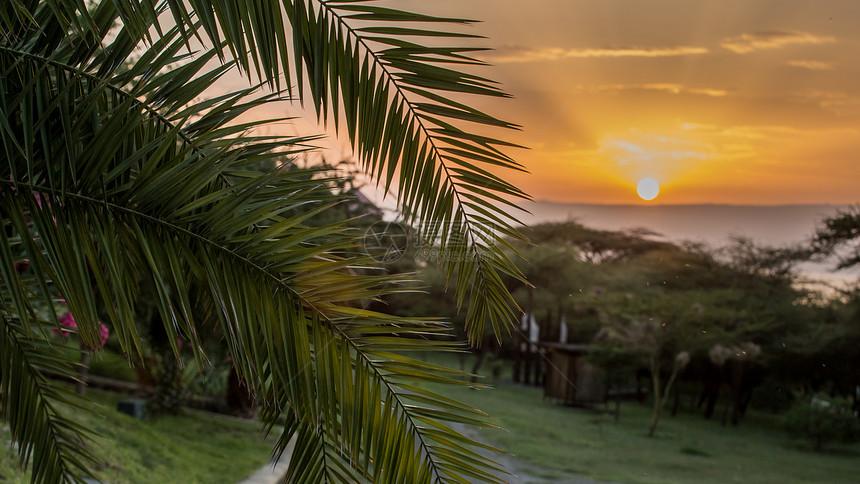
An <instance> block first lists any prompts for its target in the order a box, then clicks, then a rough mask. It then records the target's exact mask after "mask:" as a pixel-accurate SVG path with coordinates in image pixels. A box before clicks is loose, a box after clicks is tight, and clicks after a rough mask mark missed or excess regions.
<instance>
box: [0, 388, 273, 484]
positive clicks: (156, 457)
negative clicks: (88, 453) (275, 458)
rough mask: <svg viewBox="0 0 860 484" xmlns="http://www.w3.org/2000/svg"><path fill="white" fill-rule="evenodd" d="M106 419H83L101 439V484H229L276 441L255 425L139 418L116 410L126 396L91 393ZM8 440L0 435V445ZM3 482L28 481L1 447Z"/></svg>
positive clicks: (201, 418)
mask: <svg viewBox="0 0 860 484" xmlns="http://www.w3.org/2000/svg"><path fill="white" fill-rule="evenodd" d="M88 395H91V396H93V397H95V399H96V400H97V401H98V402H99V404H100V407H99V408H98V412H99V413H100V414H101V415H103V418H100V417H94V416H91V415H84V414H81V415H80V417H79V418H80V419H81V421H82V422H84V423H85V425H87V426H88V427H89V428H91V429H93V430H94V431H95V432H96V433H97V434H98V437H97V438H96V441H95V444H94V445H92V447H91V449H92V450H93V454H95V455H96V457H97V458H98V459H99V460H100V461H101V463H100V465H99V466H98V467H97V468H96V469H95V473H96V476H97V477H98V478H99V479H100V480H101V481H103V482H110V483H111V484H122V483H159V484H161V483H177V484H179V483H182V484H192V483H201V484H203V483H206V484H209V483H230V484H234V483H236V482H237V481H240V480H241V479H243V478H245V477H247V476H249V475H250V474H251V473H253V472H254V471H255V470H256V469H257V468H259V467H261V466H263V465H265V464H266V462H267V461H268V458H269V452H270V451H271V449H272V446H273V444H274V442H273V441H269V442H266V441H264V440H263V438H262V436H261V434H260V431H259V427H258V426H257V425H256V424H253V423H249V422H245V421H240V420H237V419H232V418H222V417H218V416H213V415H209V414H203V413H198V412H190V411H189V412H187V413H186V414H185V415H182V416H165V417H160V418H157V419H152V420H148V421H139V420H135V419H133V418H132V417H129V416H127V415H124V414H121V413H119V412H117V411H116V410H115V408H116V403H117V402H118V401H119V400H120V399H122V398H125V397H120V396H117V395H113V394H106V393H97V392H95V391H90V392H89V393H88ZM8 439H9V434H8V431H6V430H5V429H4V430H3V431H0V444H2V443H4V442H6V441H7V440H8ZM0 482H4V483H7V482H8V483H19V482H20V483H25V482H29V474H25V473H24V472H23V471H22V470H21V469H20V468H19V467H18V465H17V460H16V457H15V455H14V453H13V452H12V451H11V450H10V448H9V445H3V446H2V448H0Z"/></svg>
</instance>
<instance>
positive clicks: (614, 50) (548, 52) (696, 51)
mask: <svg viewBox="0 0 860 484" xmlns="http://www.w3.org/2000/svg"><path fill="white" fill-rule="evenodd" d="M707 53H708V49H707V48H705V47H690V46H677V47H635V46H634V47H606V48H585V49H564V48H561V47H540V48H529V47H517V46H508V47H503V48H501V49H499V50H497V51H495V52H494V53H492V54H490V55H491V56H492V60H493V61H494V62H497V63H500V64H502V63H519V62H538V61H556V60H562V59H584V58H596V57H675V56H683V55H701V54H707Z"/></svg>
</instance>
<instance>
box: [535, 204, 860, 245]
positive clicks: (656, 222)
mask: <svg viewBox="0 0 860 484" xmlns="http://www.w3.org/2000/svg"><path fill="white" fill-rule="evenodd" d="M524 208H526V209H527V210H529V211H530V212H531V215H524V216H522V217H521V219H522V221H523V222H524V223H527V224H533V223H540V222H560V221H564V220H576V221H578V222H580V223H582V224H583V225H586V226H588V227H592V228H596V229H601V230H627V229H633V228H645V229H649V230H651V231H653V232H656V233H658V234H660V236H662V237H663V238H665V239H666V240H671V241H682V240H691V241H696V242H704V243H706V244H709V245H711V246H714V247H716V246H720V245H725V243H726V242H728V241H729V238H730V237H731V236H732V235H743V236H747V237H750V238H752V239H754V240H756V241H758V242H761V243H765V244H769V245H786V244H793V243H803V242H805V241H807V240H809V238H810V236H811V235H812V233H813V232H814V230H815V227H816V226H817V225H818V223H819V222H820V221H821V220H822V219H823V218H825V217H828V216H831V215H833V214H835V213H836V211H837V210H838V209H840V208H845V206H840V205H775V206H761V205H596V204H582V203H557V202H549V201H537V202H534V203H529V204H527V205H524Z"/></svg>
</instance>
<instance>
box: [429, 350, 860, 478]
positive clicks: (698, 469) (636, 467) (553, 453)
mask: <svg viewBox="0 0 860 484" xmlns="http://www.w3.org/2000/svg"><path fill="white" fill-rule="evenodd" d="M448 363H449V364H452V365H455V366H456V365H459V363H458V362H457V360H456V359H455V360H449V361H448ZM468 367H469V366H466V368H468ZM437 389H440V388H438V387H437ZM444 391H445V393H446V394H447V395H449V396H451V397H454V398H457V399H459V400H462V401H465V402H467V403H470V404H472V405H475V406H476V407H479V408H481V409H483V410H485V411H486V412H488V413H489V414H490V415H491V416H492V417H494V419H495V420H496V422H497V423H498V424H499V425H500V426H501V427H503V428H504V429H505V430H492V429H490V430H482V431H481V433H482V435H483V437H484V438H485V439H486V440H488V441H489V442H491V443H493V444H496V445H497V446H498V447H500V448H502V449H503V450H505V451H507V452H510V453H512V454H514V455H515V457H516V459H518V460H519V461H520V462H522V463H524V464H525V469H523V470H525V471H527V472H528V474H531V475H532V476H533V479H531V480H532V481H540V480H546V481H561V482H563V481H565V480H567V479H571V478H572V477H574V476H588V477H591V478H593V479H598V480H605V481H615V482H621V483H626V484H636V483H731V482H743V483H751V484H755V483H761V484H771V483H780V484H788V483H810V482H819V483H828V484H831V483H833V484H835V483H857V482H860V445H854V446H841V447H837V446H834V447H833V448H832V450H831V451H830V452H828V453H814V452H811V451H810V450H809V446H808V445H807V444H805V443H804V442H800V441H795V440H792V439H790V438H789V437H788V436H787V435H786V433H785V432H784V431H783V429H782V417H780V416H775V415H769V414H762V413H755V412H753V413H751V414H749V415H747V417H746V418H745V419H744V420H743V421H742V422H741V425H739V426H738V427H731V426H726V427H724V426H722V425H720V422H719V419H717V420H716V421H707V420H704V419H703V418H702V417H701V416H700V415H698V414H695V415H694V414H690V413H684V414H679V415H678V416H677V417H675V418H672V417H670V416H668V415H666V416H665V417H664V418H662V419H661V421H660V426H659V427H658V429H657V434H656V436H655V437H654V438H648V437H647V436H646V433H647V429H648V424H649V421H650V415H651V414H650V412H651V409H650V407H649V406H646V405H641V404H638V403H634V402H629V403H624V404H623V405H622V407H621V418H620V422H619V423H618V424H616V423H615V422H614V421H613V417H612V416H611V415H608V414H600V413H596V412H591V411H586V410H582V409H575V408H569V407H563V406H557V405H554V404H549V403H544V402H543V391H542V389H540V388H535V387H525V386H522V385H513V384H511V383H505V382H504V381H502V382H500V383H499V384H498V386H497V388H495V389H492V390H472V389H469V388H454V389H446V390H444ZM524 480H525V481H526V482H529V481H530V479H528V478H526V479H524Z"/></svg>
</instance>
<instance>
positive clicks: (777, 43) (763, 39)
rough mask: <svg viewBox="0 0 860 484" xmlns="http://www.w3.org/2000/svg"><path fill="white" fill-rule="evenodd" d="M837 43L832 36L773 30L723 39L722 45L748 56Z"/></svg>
mask: <svg viewBox="0 0 860 484" xmlns="http://www.w3.org/2000/svg"><path fill="white" fill-rule="evenodd" d="M833 42H836V38H835V37H832V36H829V35H827V36H820V35H815V34H812V33H809V32H798V31H793V30H772V31H768V32H755V33H751V34H741V35H738V36H736V37H728V38H726V39H723V41H722V43H721V44H720V45H721V46H723V48H724V49H728V50H730V51H732V52H734V53H736V54H748V53H750V52H754V51H757V50H766V49H778V48H780V47H785V46H787V45H818V44H829V43H833Z"/></svg>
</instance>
